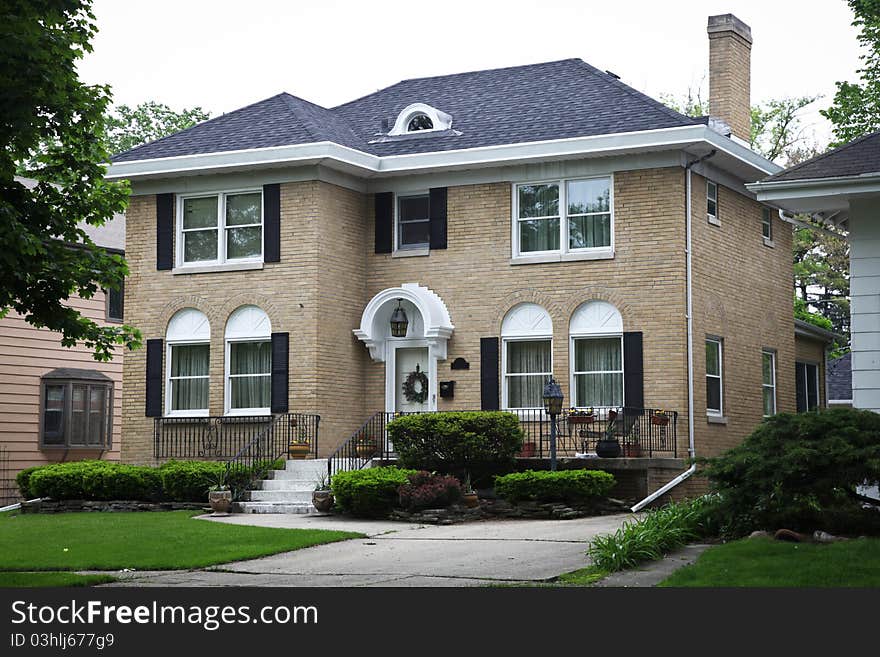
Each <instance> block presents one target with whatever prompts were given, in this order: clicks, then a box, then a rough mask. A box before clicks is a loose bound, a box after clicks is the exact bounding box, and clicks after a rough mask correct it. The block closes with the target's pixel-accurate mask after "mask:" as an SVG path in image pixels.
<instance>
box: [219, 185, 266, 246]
mask: <svg viewBox="0 0 880 657" xmlns="http://www.w3.org/2000/svg"><path fill="white" fill-rule="evenodd" d="M262 202H263V196H262V194H261V193H259V192H256V193H253V194H230V195H228V196H227V197H226V257H227V259H229V260H233V259H235V258H250V257H254V256H258V255H260V253H262V251H263V225H262V222H263V219H262V212H261V206H262Z"/></svg>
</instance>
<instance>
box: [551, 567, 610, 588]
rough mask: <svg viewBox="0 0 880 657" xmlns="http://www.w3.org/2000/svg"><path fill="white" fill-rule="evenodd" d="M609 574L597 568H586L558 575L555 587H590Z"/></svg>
mask: <svg viewBox="0 0 880 657" xmlns="http://www.w3.org/2000/svg"><path fill="white" fill-rule="evenodd" d="M609 574H610V573H609V572H608V571H607V570H602V569H601V568H599V567H598V566H588V567H587V568H581V569H580V570H575V571H573V572H570V573H565V574H563V575H560V576H559V578H558V579H557V580H556V582H555V585H556V586H592V585H593V584H595V583H596V582H598V581H599V580H600V579H602V578H603V577H607V576H608V575H609Z"/></svg>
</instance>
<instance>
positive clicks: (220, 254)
mask: <svg viewBox="0 0 880 657" xmlns="http://www.w3.org/2000/svg"><path fill="white" fill-rule="evenodd" d="M236 194H259V195H260V224H259V226H260V254H259V255H258V256H250V257H247V258H227V257H226V231H227V230H228V227H227V226H226V197H227V196H234V195H236ZM211 197H216V198H217V224H216V225H215V228H213V229H208V228H205V229H203V230H216V231H217V258H216V259H215V260H197V261H193V262H184V260H183V232H184V231H183V203H184V201H185V200H186V199H193V198H211ZM265 218H266V212H265V199H264V198H263V189H262V187H258V188H245V189H224V190H219V191H214V192H201V193H197V194H196V193H193V194H179V195H178V196H177V219H176V223H175V233H174V242H175V249H174V251H175V254H174V256H175V260H174V262H175V268H174V269H175V273H185V272H186V270H187V269H190V268H193V269H202V270H204V269H207V268H217V269H219V268H222V267H227V266H229V265H233V264H249V263H251V264H253V263H258V264H262V263H263V255H264V254H265V252H266V221H265ZM256 225H257V224H242V225H241V226H233V228H247V227H249V226H256Z"/></svg>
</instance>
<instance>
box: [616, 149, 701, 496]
mask: <svg viewBox="0 0 880 657" xmlns="http://www.w3.org/2000/svg"><path fill="white" fill-rule="evenodd" d="M713 155H715V150H712V151H710V152H709V153H707V154H706V155H704V156H703V157H700V158H697V159H696V160H693V161H691V162H688V163H687V165H686V166H685V168H684V171H685V185H684V188H685V202H684V205H685V236H686V237H685V263H686V265H685V269H686V279H687V283H686V289H687V310H686V311H685V312H686V318H687V386H688V458H689V459H691V460H693V459H694V458H696V455H697V453H696V450H695V449H694V293H693V257H692V253H691V245H692V235H693V226H692V223H693V210H692V207H691V167H693V166H694V165H695V164H698V163H700V162H702V161H703V160H707V159H709V158H710V157H712V156H713ZM696 471H697V465H696V463H694V464H693V465H691V467H689V468H688V469H687V470H685V471H684V472H682V473H681V474H680V475H678V476H677V477H675V478H674V479H673V480H672V481H670V482H668V483H666V484H665V485H663V486H661V487H660V488H658V489H657V490H655V491H654V492H653V493H651V494H650V495H648V497H646V498H645V499H643V500H642V501H641V502H639V503H638V504H636V505H635V506H633V507H632V508H631V509H630V510H631V511H632V512H633V513H635V512H637V511H641V510H642V509H643V508H645V507H646V506H647V505H649V504H650V503H651V502H653V501H654V500H656V499H657V498H658V497H660V496H661V495H664V494H666V493H667V492H668V491H670V490H672V489H673V488H675V487H676V486H678V485H679V484H680V483H681V482H683V481H684V480H685V479H687V478H688V477H690V476H691V475H692V474H694V472H696Z"/></svg>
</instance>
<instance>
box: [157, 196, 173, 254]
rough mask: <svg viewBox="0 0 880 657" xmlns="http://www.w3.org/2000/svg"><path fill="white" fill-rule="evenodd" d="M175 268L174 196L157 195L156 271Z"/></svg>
mask: <svg viewBox="0 0 880 657" xmlns="http://www.w3.org/2000/svg"><path fill="white" fill-rule="evenodd" d="M172 267H174V194H156V269H171V268H172Z"/></svg>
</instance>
